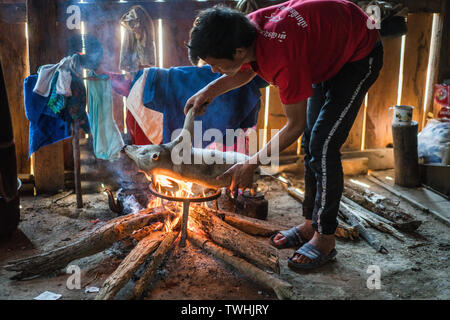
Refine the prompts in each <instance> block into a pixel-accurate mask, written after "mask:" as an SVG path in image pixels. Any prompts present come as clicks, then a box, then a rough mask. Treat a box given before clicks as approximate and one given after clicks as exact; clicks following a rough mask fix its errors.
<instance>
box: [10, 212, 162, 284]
mask: <svg viewBox="0 0 450 320" xmlns="http://www.w3.org/2000/svg"><path fill="white" fill-rule="evenodd" d="M161 210H162V209H161V208H155V209H147V210H143V211H141V213H140V214H136V215H135V214H129V215H127V216H123V217H118V218H116V219H113V220H111V221H109V222H107V223H106V224H105V225H103V226H101V227H100V228H98V229H97V230H95V231H93V232H92V233H90V234H88V235H87V236H85V237H83V238H82V239H80V240H78V241H76V242H74V243H72V244H69V245H66V246H63V247H61V248H57V249H54V250H51V251H47V252H44V253H41V254H38V255H35V256H32V257H29V258H25V259H20V260H15V261H10V262H9V263H8V265H7V266H5V270H8V271H17V272H20V273H19V274H17V275H15V276H14V277H12V279H16V280H17V279H24V278H28V277H31V276H35V275H41V274H44V273H48V272H50V271H54V270H58V269H61V268H64V267H65V266H66V265H67V264H68V263H69V262H71V261H73V260H76V259H80V258H83V257H87V256H90V255H93V254H95V253H98V252H101V251H103V250H105V249H106V248H109V247H110V246H111V245H112V244H113V243H114V242H116V241H119V240H122V239H124V238H127V237H129V236H130V235H131V234H132V233H133V231H134V230H137V229H140V228H142V227H145V226H146V225H147V224H148V223H150V222H154V221H164V220H165V219H166V218H167V216H168V214H167V213H166V212H158V211H161Z"/></svg>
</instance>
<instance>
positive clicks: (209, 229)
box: [190, 206, 280, 274]
mask: <svg viewBox="0 0 450 320" xmlns="http://www.w3.org/2000/svg"><path fill="white" fill-rule="evenodd" d="M208 211H209V209H206V208H203V207H200V206H195V207H193V208H192V209H191V212H190V222H191V223H192V224H193V225H194V227H195V228H196V229H199V230H202V231H204V232H205V233H206V235H207V236H209V237H210V238H211V240H213V241H214V242H215V243H217V244H219V245H221V246H223V247H224V248H226V249H229V250H231V251H233V252H235V253H237V254H239V255H240V256H242V257H244V258H246V259H247V260H249V261H251V262H253V263H256V264H259V265H261V266H264V267H265V268H268V269H270V270H272V271H274V272H276V273H278V274H279V273H280V265H279V261H278V254H277V251H276V249H275V248H273V247H271V246H269V245H268V244H265V243H262V242H260V241H258V240H256V239H255V238H253V237H252V236H249V235H248V234H246V233H244V232H242V231H240V230H238V229H236V228H234V227H232V226H230V225H228V224H227V223H225V222H223V221H222V220H221V219H220V218H218V217H216V216H215V215H213V214H209V212H208Z"/></svg>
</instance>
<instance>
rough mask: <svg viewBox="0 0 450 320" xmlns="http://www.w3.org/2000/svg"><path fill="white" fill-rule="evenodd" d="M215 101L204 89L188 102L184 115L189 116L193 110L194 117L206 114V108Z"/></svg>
mask: <svg viewBox="0 0 450 320" xmlns="http://www.w3.org/2000/svg"><path fill="white" fill-rule="evenodd" d="M212 100H213V97H211V96H210V95H209V94H208V92H207V90H206V89H202V90H200V91H199V92H197V93H196V94H195V95H193V96H192V97H190V98H189V100H188V101H186V105H185V107H184V114H187V113H188V112H189V110H190V109H191V108H194V115H195V116H201V115H202V114H204V113H205V112H206V107H207V106H208V104H209V103H211V101H212Z"/></svg>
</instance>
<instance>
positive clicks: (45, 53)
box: [27, 0, 64, 193]
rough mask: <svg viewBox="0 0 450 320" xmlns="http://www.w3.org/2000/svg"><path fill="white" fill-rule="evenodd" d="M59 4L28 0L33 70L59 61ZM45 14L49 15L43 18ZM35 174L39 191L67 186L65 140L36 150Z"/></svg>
mask: <svg viewBox="0 0 450 320" xmlns="http://www.w3.org/2000/svg"><path fill="white" fill-rule="evenodd" d="M56 15H57V5H56V2H55V1H51V0H27V20H28V31H29V37H28V51H29V63H30V72H31V73H36V72H37V70H38V68H39V67H40V66H42V65H44V64H51V63H56V62H57V61H59V60H60V59H61V57H59V56H58V51H59V50H58V41H57V39H58V32H57V28H56V25H57V23H56ZM43 17H45V19H43ZM33 165H34V177H35V185H36V191H37V192H38V193H46V192H49V193H53V192H58V191H59V190H61V189H63V188H64V149H63V142H57V143H55V144H52V145H49V146H45V147H44V148H41V149H40V150H38V151H37V152H36V153H35V154H34V163H33Z"/></svg>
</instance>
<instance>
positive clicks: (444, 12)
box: [437, 0, 450, 83]
mask: <svg viewBox="0 0 450 320" xmlns="http://www.w3.org/2000/svg"><path fill="white" fill-rule="evenodd" d="M440 18H441V19H442V39H441V41H442V42H441V46H440V48H439V51H440V52H439V57H440V59H439V62H438V66H437V72H438V74H437V81H438V83H442V81H443V80H444V79H450V1H449V0H443V2H442V9H441V13H440Z"/></svg>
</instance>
